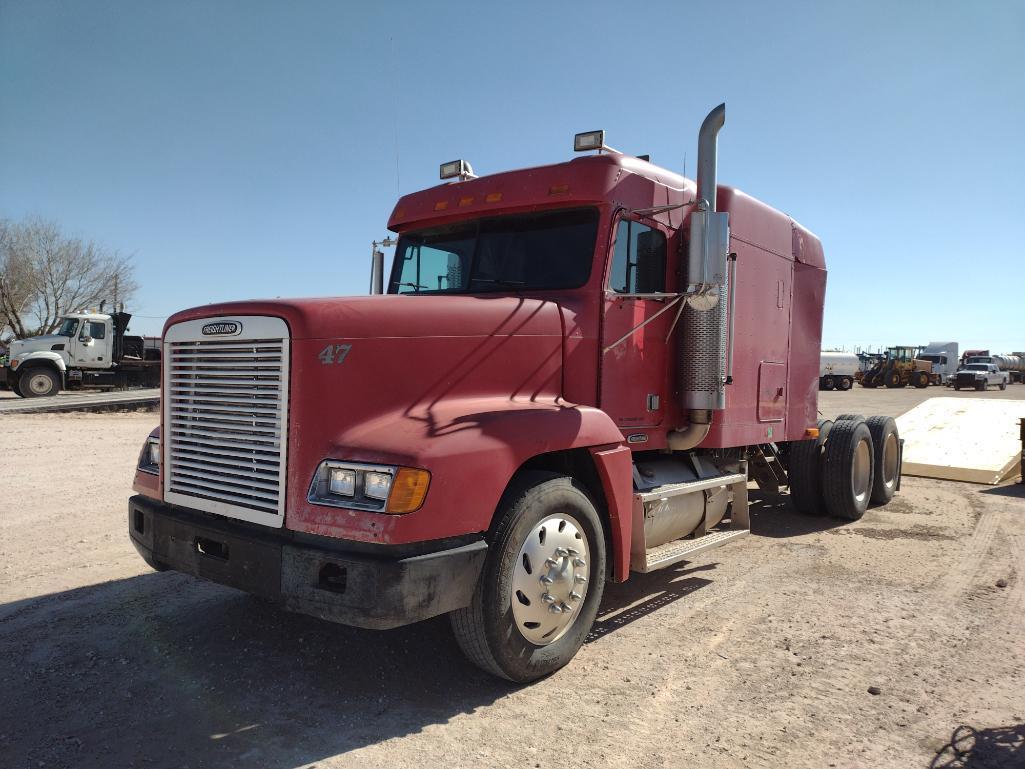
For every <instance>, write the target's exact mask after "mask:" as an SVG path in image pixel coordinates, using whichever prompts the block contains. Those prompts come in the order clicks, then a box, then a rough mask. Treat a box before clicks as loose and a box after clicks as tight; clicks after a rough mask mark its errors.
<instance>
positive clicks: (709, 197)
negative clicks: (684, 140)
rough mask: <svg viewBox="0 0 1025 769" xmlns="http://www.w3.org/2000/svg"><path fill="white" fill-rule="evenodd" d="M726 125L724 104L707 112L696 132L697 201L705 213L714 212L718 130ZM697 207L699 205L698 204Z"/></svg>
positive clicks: (716, 184) (716, 183)
mask: <svg viewBox="0 0 1025 769" xmlns="http://www.w3.org/2000/svg"><path fill="white" fill-rule="evenodd" d="M725 123H726V104H725V102H724V103H723V104H720V105H719V106H718V107H716V108H715V109H713V110H712V111H711V112H709V113H708V114H707V115H706V116H705V119H704V120H703V121H702V122H701V130H700V131H698V200H699V201H704V203H705V205H704V206H703V208H704V209H705V210H706V211H715V210H716V208H715V206H716V202H715V192H716V190H717V189H718V181H717V180H716V165H717V163H718V160H719V129H720V128H722V127H723V125H724V124H725ZM698 205H701V203H700V202H699V203H698Z"/></svg>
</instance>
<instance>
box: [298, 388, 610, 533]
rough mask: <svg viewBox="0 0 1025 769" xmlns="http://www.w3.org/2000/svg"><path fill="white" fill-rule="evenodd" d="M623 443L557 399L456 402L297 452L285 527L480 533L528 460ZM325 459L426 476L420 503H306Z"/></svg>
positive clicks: (592, 417) (604, 421)
mask: <svg viewBox="0 0 1025 769" xmlns="http://www.w3.org/2000/svg"><path fill="white" fill-rule="evenodd" d="M622 442H623V434H622V433H621V432H620V430H619V428H618V427H616V425H615V423H614V422H613V421H612V419H611V418H610V417H609V416H608V414H606V413H605V412H604V411H601V410H600V409H596V408H593V407H590V406H576V405H571V404H566V403H563V402H560V401H556V400H547V401H539V400H512V399H509V398H498V397H494V398H459V399H451V400H446V401H442V402H440V403H438V404H435V405H433V406H431V407H429V408H424V409H419V410H407V411H404V412H398V413H396V412H391V413H385V414H383V415H380V416H377V417H375V418H374V419H372V420H370V421H368V422H364V423H358V424H356V425H353V426H352V427H350V428H349V429H346V430H344V431H342V432H341V433H339V434H338V435H337V436H336V437H335V438H333V439H332V440H331V441H330V443H329V444H328V445H324V446H321V447H316V448H314V447H311V446H303V447H302V451H301V453H302V455H303V457H304V458H306V457H308V458H309V460H308V463H304V467H303V474H302V475H298V476H297V477H296V478H295V480H294V485H293V489H292V492H291V493H290V498H291V499H292V502H293V504H292V505H290V508H289V511H288V514H287V518H286V522H285V525H286V526H287V527H288V528H290V529H295V530H300V531H307V532H310V533H314V534H321V535H325V536H332V537H341V538H345V539H355V540H362V541H369V542H385V543H391V544H401V543H407V542H419V541H424V540H431V539H441V538H444V537H455V536H460V535H465V534H474V533H480V532H484V531H487V529H488V527H489V526H490V525H491V519H492V516H493V514H494V512H495V509H496V508H497V506H498V502H499V499H500V498H501V496H502V492H503V491H504V490H505V487H506V485H507V484H508V482H509V479H510V478H512V476H513V475H514V474H515V473H516V471H517V470H518V469H519V468H520V467H521V466H522V465H523V464H524V463H525V462H526V461H527V460H529V459H531V458H532V457H535V456H537V455H539V454H547V453H550V452H554V451H563V450H567V449H575V448H590V447H594V446H605V447H607V446H610V445H618V444H620V443H622ZM293 448H295V447H293ZM293 456H295V454H293ZM325 458H332V459H340V460H346V461H354V462H368V463H381V464H395V465H405V466H409V467H420V468H424V469H426V470H428V471H429V472H430V473H431V483H430V488H429V490H428V493H427V498H426V500H425V501H424V505H423V507H421V508H420V509H419V510H417V511H416V512H414V513H409V514H407V515H386V514H382V513H368V512H364V511H356V510H342V509H337V508H330V507H324V506H319V505H311V504H310V503H309V502H308V501H307V500H306V490H307V489H308V487H309V483H310V481H311V479H312V476H313V472H314V470H315V468H316V465H317V463H319V461H320V460H322V459H325ZM293 467H295V465H294V464H293Z"/></svg>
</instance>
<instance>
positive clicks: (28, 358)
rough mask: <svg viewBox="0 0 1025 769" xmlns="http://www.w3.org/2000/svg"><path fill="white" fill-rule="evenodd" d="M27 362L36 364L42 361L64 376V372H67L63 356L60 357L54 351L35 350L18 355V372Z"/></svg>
mask: <svg viewBox="0 0 1025 769" xmlns="http://www.w3.org/2000/svg"><path fill="white" fill-rule="evenodd" d="M29 363H33V364H36V365H38V364H39V363H43V364H44V365H51V366H53V367H54V368H56V369H57V371H58V372H59V373H60V374H61V376H62V377H63V376H64V374H66V373H67V370H68V366H67V364H66V363H65V362H64V358H62V357H61V356H60V354H59V353H55V352H53V351H51V350H36V351H35V352H30V353H28V354H27V355H25V356H24V357H22V356H20V355H19V356H18V369H17V370H18V372H19V373H20V372H21V371H22V369H24V368H25V366H26V365H27V364H29Z"/></svg>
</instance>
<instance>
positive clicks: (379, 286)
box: [370, 243, 384, 294]
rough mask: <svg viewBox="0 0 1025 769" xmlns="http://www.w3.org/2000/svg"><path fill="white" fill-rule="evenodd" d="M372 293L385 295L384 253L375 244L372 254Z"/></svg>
mask: <svg viewBox="0 0 1025 769" xmlns="http://www.w3.org/2000/svg"><path fill="white" fill-rule="evenodd" d="M370 293H371V294H383V293H384V253H382V252H381V251H378V250H377V243H374V245H373V246H372V250H371V252H370Z"/></svg>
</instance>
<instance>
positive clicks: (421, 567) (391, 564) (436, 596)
mask: <svg viewBox="0 0 1025 769" xmlns="http://www.w3.org/2000/svg"><path fill="white" fill-rule="evenodd" d="M128 532H129V535H130V536H131V539H132V544H133V545H135V549H136V550H138V551H139V554H140V555H141V556H142V557H143V559H145V561H146V562H147V563H148V564H149V565H150V566H152V567H153V568H155V569H158V570H163V569H173V570H175V571H180V572H183V573H185V574H191V575H193V576H196V577H203V578H204V579H208V580H211V581H212V582H217V583H220V584H222V585H228V586H230V587H234V588H238V589H239V590H245V591H246V592H248V593H253V594H254V595H258V596H261V597H263V598H266V599H269V600H270V601H273V602H274V603H277V604H279V605H281V606H282V607H283V608H285V609H288V610H290V611H296V612H301V613H303V614H309V615H312V616H314V617H319V618H321V619H326V620H330V621H332V622H340V623H342V624H344V625H353V626H355V627H363V628H374V629H385V628H392V627H398V626H400V625H408V624H409V623H411V622H417V621H419V620H422V619H427V618H428V617H434V616H437V615H439V614H444V613H445V612H449V611H453V610H455V609H460V608H463V607H464V606H467V605H468V604H469V603H470V598H471V596H472V595H473V590H474V587H475V586H476V584H477V578H478V576H480V571H481V569H482V568H483V566H484V557H485V556H486V554H487V544H486V543H485V542H484V541H483V540H480V541H476V542H470V543H468V544H460V545H457V546H455V547H449V548H447V549H444V550H437V551H434V552H427V553H422V554H415V555H407V554H404V553H403V549H402V548H391V549H389V548H386V547H384V546H377V551H376V552H374V553H362V552H347V551H345V550H339V549H338V547H339V545H340V544H344V543H340V542H339V540H335V539H331V538H328V537H312V536H309V535H304V536H303V537H302V539H301V540H300V539H299V538H297V537H294V536H292V534H293V533H292V532H288V531H287V530H275V529H263V527H255V526H250V525H248V524H243V523H241V522H235V521H231V520H227V519H222V518H216V517H211V516H206V515H204V514H202V513H192V512H190V511H187V510H183V509H182V508H179V507H172V506H170V505H165V504H162V503H160V502H156V501H154V500H152V499H149V498H148V497H143V496H134V497H132V498H131V499H130V500H129V501H128Z"/></svg>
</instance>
